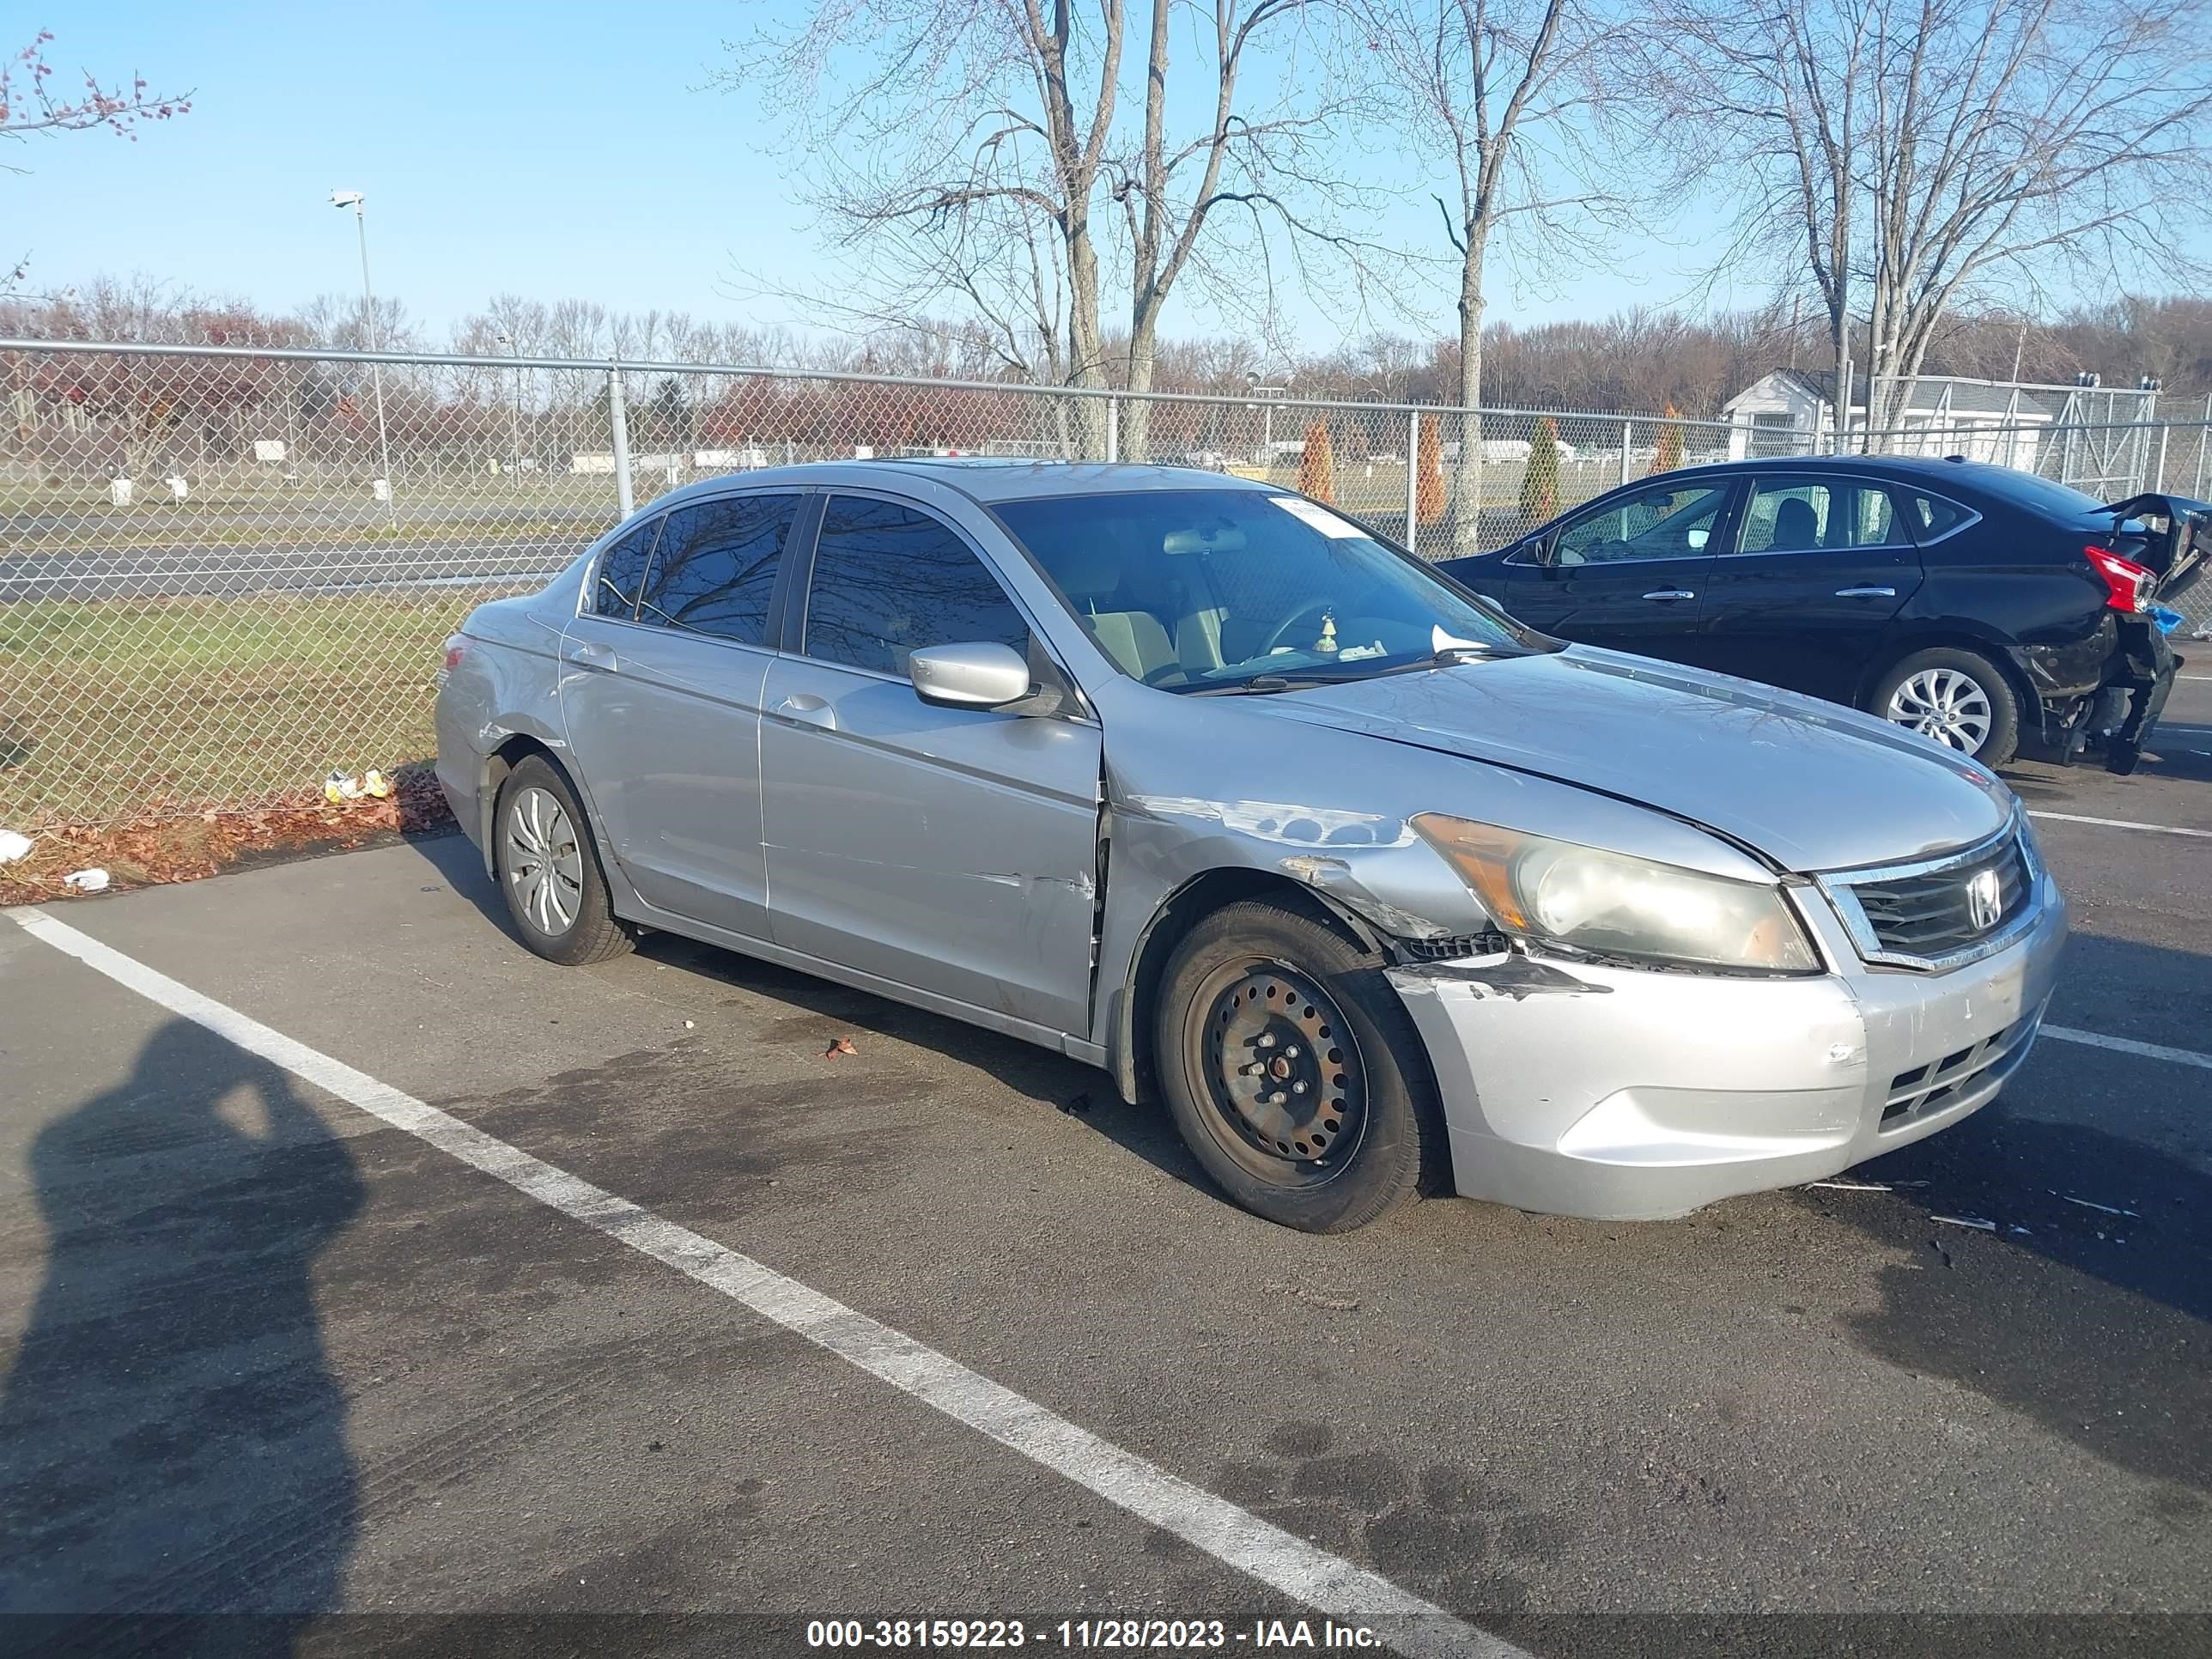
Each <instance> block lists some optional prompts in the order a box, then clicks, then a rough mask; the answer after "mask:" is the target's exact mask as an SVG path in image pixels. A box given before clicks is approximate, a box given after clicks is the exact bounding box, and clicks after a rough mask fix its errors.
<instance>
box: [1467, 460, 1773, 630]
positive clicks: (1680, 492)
mask: <svg viewBox="0 0 2212 1659" xmlns="http://www.w3.org/2000/svg"><path fill="white" fill-rule="evenodd" d="M1735 495H1736V484H1735V480H1734V479H1733V478H1717V479H1708V480H1706V481H1704V482H1702V483H1699V482H1686V481H1684V480H1681V479H1679V478H1678V479H1675V480H1673V481H1672V482H1664V483H1662V482H1655V483H1651V484H1650V485H1649V486H1647V487H1645V488H1644V489H1634V490H1630V491H1628V492H1627V493H1626V494H1617V495H1613V496H1611V497H1609V498H1608V499H1607V501H1604V502H1603V503H1601V504H1600V505H1599V506H1597V507H1592V508H1590V509H1589V510H1587V511H1585V512H1583V513H1579V514H1577V516H1575V517H1573V518H1571V519H1568V520H1565V522H1564V523H1563V524H1562V525H1561V526H1559V530H1558V531H1557V532H1555V533H1554V534H1553V537H1552V538H1551V539H1550V542H1549V544H1548V547H1547V549H1546V550H1544V551H1543V553H1542V554H1541V556H1535V555H1522V554H1516V555H1515V556H1513V557H1512V558H1511V559H1510V560H1509V561H1508V562H1506V563H1505V564H1504V566H1503V567H1501V572H1502V574H1504V575H1505V576H1506V581H1505V583H1504V592H1500V593H1497V594H1495V596H1494V597H1496V598H1498V599H1500V600H1502V601H1503V602H1504V605H1505V608H1506V609H1507V610H1508V611H1511V612H1512V613H1513V614H1514V615H1515V616H1516V617H1519V618H1520V619H1521V620H1522V621H1523V622H1525V623H1528V624H1529V625H1530V626H1531V627H1534V628H1541V629H1543V630H1544V631H1545V632H1546V633H1549V634H1557V635H1561V636H1562V637H1564V638H1566V639H1570V640H1579V641H1583V643H1585V644H1588V645H1602V646H1609V647H1613V648H1614V649H1616V650H1620V651H1637V652H1641V653H1644V654H1645V655H1647V656H1654V657H1668V658H1673V659H1677V660H1681V661H1688V660H1691V657H1690V652H1691V650H1692V646H1693V642H1694V641H1695V638H1696V635H1697V628H1698V614H1699V605H1700V604H1701V603H1702V602H1703V599H1704V595H1705V578H1706V574H1707V573H1708V572H1709V571H1710V570H1711V568H1712V564H1713V560H1714V558H1715V556H1716V555H1717V551H1718V549H1719V538H1720V537H1721V536H1722V535H1723V534H1724V533H1725V532H1726V531H1727V528H1728V525H1729V510H1730V508H1731V507H1732V506H1733V504H1734V501H1735ZM1484 591H1486V592H1489V591H1490V590H1489V589H1487V588H1486V589H1485V590H1484Z"/></svg>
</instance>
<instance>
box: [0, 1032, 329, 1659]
mask: <svg viewBox="0 0 2212 1659" xmlns="http://www.w3.org/2000/svg"><path fill="white" fill-rule="evenodd" d="M256 1117H258V1123H254V1124H253V1127H252V1130H251V1131H249V1130H248V1129H246V1128H241V1127H238V1125H239V1122H240V1121H249V1122H251V1121H252V1120H253V1119H254V1118H256ZM29 1165H30V1174H31V1177H32V1181H33V1188H34V1196H35V1198H36V1200H37V1203H38V1205H39V1207H40V1212H41V1214H42V1217H43V1218H44V1221H45V1224H46V1235H47V1240H48V1243H47V1254H46V1264H45V1266H46V1273H45V1278H44V1281H43V1283H42V1284H41V1285H40V1290H39V1292H38V1296H37V1299H36V1302H35V1304H33V1308H32V1310H31V1315H30V1320H29V1323H28V1326H27V1329H26V1331H25V1334H24V1336H23V1340H22V1342H21V1346H20V1347H19V1349H18V1350H17V1352H16V1355H15V1364H14V1366H13V1368H12V1369H11V1370H9V1374H8V1376H7V1379H6V1383H5V1386H4V1392H0V1613H6V1614H8V1615H10V1617H9V1620H8V1623H9V1626H11V1627H12V1630H13V1632H14V1634H15V1636H16V1637H18V1638H28V1639H29V1646H28V1647H27V1648H24V1649H19V1651H28V1650H37V1651H40V1652H76V1651H101V1652H106V1651H126V1650H135V1651H150V1650H160V1651H163V1652H172V1653H173V1652H207V1653H218V1652H220V1653H222V1654H226V1655H264V1654H266V1655H276V1654H289V1652H290V1651H291V1650H292V1647H293V1643H294V1640H295V1637H296V1636H297V1634H298V1632H299V1629H300V1626H301V1625H303V1624H304V1623H305V1622H306V1620H307V1619H308V1618H310V1617H312V1616H313V1615H315V1614H317V1613H322V1612H326V1611H328V1610H329V1609H331V1608H332V1607H335V1606H336V1605H337V1601H338V1596H339V1587H340V1577H341V1573H342V1571H343V1566H344V1565H345V1561H346V1559H347V1556H348V1554H349V1551H350V1549H351V1547H352V1544H353V1540H354V1534H355V1530H356V1479H355V1472H354V1468H353V1462H352V1458H351V1456H350V1455H349V1452H348V1450H347V1447H346V1412H345V1401H344V1395H343V1390H342V1389H341V1388H340V1386H339V1384H338V1382H337V1379H336V1378H335V1377H334V1376H332V1375H331V1370H330V1368H329V1364H328V1362H327V1359H326V1358H325V1352H324V1345H323V1340H322V1332H321V1324H320V1320H319V1316H318V1313H317V1310H316V1306H315V1296H314V1288H313V1281H312V1270H313V1265H314V1262H315V1259H316V1257H317V1256H318V1255H319V1253H320V1252H321V1251H322V1250H323V1249H324V1248H325V1246H326V1245H328V1244H329V1243H330V1242H331V1240H332V1238H334V1237H336V1236H337V1234H338V1233H339V1232H341V1231H343V1229H344V1228H345V1227H346V1226H347V1225H349V1223H350V1222H351V1221H352V1220H353V1218H355V1217H356V1215H357V1214H358V1213H359V1212H360V1210H361V1208H362V1202H363V1188H362V1180H361V1176H360V1175H359V1173H358V1171H357V1170H356V1168H355V1165H354V1162H353V1158H352V1156H351V1154H350V1153H349V1152H348V1151H347V1150H346V1147H345V1146H344V1144H343V1142H342V1141H340V1140H339V1139H337V1137H335V1136H334V1135H332V1134H331V1133H330V1131H329V1130H328V1129H327V1128H325V1127H324V1125H323V1123H322V1121H321V1120H320V1119H319V1117H318V1116H317V1115H316V1114H315V1113H314V1111H313V1109H310V1108H309V1107H308V1106H307V1103H305V1102H303V1101H302V1100H301V1098H300V1097H299V1096H298V1095H297V1094H296V1093H295V1091H294V1090H293V1087H292V1085H291V1082H290V1080H289V1079H288V1078H287V1077H286V1076H285V1075H284V1074H283V1073H282V1072H280V1071H278V1070H277V1069H276V1067H274V1066H270V1065H269V1064H267V1063H266V1062H264V1061H263V1060H258V1059H256V1058H255V1057H253V1056H252V1055H251V1054H246V1053H245V1052H244V1051H242V1050H240V1049H239V1048H235V1047H234V1046H233V1045H232V1044H230V1043H228V1042H225V1041H223V1040H222V1038H220V1037H217V1036H214V1035H213V1034H212V1033H210V1032H208V1031H205V1030H202V1029H201V1028H200V1027H198V1026H197V1025H193V1024H189V1023H187V1022H185V1021H183V1020H172V1021H170V1022H169V1023H167V1024H165V1025H163V1026H162V1027H161V1029H160V1030H157V1031H156V1032H155V1034H154V1035H153V1036H151V1037H150V1038H149V1040H148V1042H146V1045H145V1047H144V1048H143V1049H142V1050H141V1052H140V1054H139V1056H138V1060H137V1066H136V1068H135V1069H134V1071H133V1073H132V1074H131V1078H130V1079H129V1080H128V1081H127V1082H126V1083H125V1084H124V1085H121V1086H120V1087H118V1088H116V1089H113V1090H111V1091H107V1092H106V1093H103V1094H100V1095H96V1096H94V1097H92V1098H90V1099H88V1100H87V1101H85V1102H84V1103H82V1104H81V1105H79V1106H77V1107H76V1108H75V1109H72V1110H70V1112H68V1113H67V1114H66V1115H64V1116H61V1117H59V1118H57V1119H56V1120H55V1121H52V1123H50V1124H48V1125H47V1126H46V1127H45V1128H44V1129H42V1130H41V1131H40V1133H38V1135H37V1138H36V1139H35V1140H34V1141H33V1144H32V1147H31V1152H30V1158H29ZM25 1615H29V1616H28V1617H26V1616H25ZM211 1616H219V1617H211Z"/></svg>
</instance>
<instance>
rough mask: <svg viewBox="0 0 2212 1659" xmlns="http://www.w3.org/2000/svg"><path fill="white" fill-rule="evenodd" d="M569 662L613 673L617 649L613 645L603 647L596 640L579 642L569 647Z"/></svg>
mask: <svg viewBox="0 0 2212 1659" xmlns="http://www.w3.org/2000/svg"><path fill="white" fill-rule="evenodd" d="M568 660H569V661H570V662H574V663H581V664H582V665H584V666H585V667H586V668H604V669H606V670H608V671H612V670H613V668H614V666H615V648H614V647H612V646H611V645H601V644H600V643H599V641H596V640H579V641H576V642H575V643H574V645H572V646H570V647H568Z"/></svg>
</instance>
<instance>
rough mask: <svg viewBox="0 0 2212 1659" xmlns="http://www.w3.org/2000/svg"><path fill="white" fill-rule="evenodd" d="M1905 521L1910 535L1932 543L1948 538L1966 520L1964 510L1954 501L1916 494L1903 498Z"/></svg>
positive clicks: (1937, 496)
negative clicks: (1938, 538) (1908, 526)
mask: <svg viewBox="0 0 2212 1659" xmlns="http://www.w3.org/2000/svg"><path fill="white" fill-rule="evenodd" d="M1967 516H1968V514H1967V513H1966V508H1965V507H1960V505H1958V503H1956V502H1955V501H1945V500H1944V499H1943V498H1942V496H1941V495H1919V494H1917V493H1915V494H1913V495H1907V496H1906V497H1905V517H1906V519H1907V520H1909V521H1910V522H1911V526H1912V533H1913V535H1914V536H1915V537H1917V538H1918V539H1920V540H1921V541H1923V542H1932V541H1934V540H1935V539H1936V538H1937V537H1938V536H1948V535H1949V534H1950V533H1951V532H1953V531H1954V530H1956V529H1957V528H1958V527H1959V526H1960V525H1962V524H1964V523H1966V519H1967Z"/></svg>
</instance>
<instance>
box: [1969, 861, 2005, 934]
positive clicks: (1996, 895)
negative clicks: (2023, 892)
mask: <svg viewBox="0 0 2212 1659" xmlns="http://www.w3.org/2000/svg"><path fill="white" fill-rule="evenodd" d="M2003 914H2004V888H2003V887H2002V884H1999V882H1998V880H1997V872H1996V871H1994V870H1977V871H1975V872H1974V875H1973V879H1972V880H1971V881H1969V882H1968V883H1967V884H1966V920H1967V921H1970V922H1972V924H1973V927H1974V931H1975V932H1976V933H1988V932H1989V931H1990V928H1992V927H1996V925H1997V918H1998V917H1999V916H2001V915H2003Z"/></svg>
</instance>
